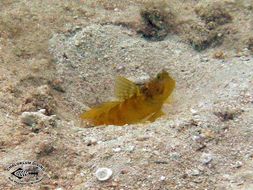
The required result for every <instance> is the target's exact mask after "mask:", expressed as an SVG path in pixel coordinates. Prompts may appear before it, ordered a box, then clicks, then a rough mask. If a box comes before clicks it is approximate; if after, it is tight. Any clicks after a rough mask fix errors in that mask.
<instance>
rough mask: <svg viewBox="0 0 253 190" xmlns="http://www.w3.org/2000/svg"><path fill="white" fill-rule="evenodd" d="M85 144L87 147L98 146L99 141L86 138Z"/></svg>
mask: <svg viewBox="0 0 253 190" xmlns="http://www.w3.org/2000/svg"><path fill="white" fill-rule="evenodd" d="M84 142H85V144H86V145H87V146H91V145H95V144H97V139H95V138H93V137H90V138H85V139H84Z"/></svg>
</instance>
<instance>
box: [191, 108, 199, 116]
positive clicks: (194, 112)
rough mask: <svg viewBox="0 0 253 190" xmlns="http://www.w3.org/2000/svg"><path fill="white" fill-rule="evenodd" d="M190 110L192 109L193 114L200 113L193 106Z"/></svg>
mask: <svg viewBox="0 0 253 190" xmlns="http://www.w3.org/2000/svg"><path fill="white" fill-rule="evenodd" d="M190 111H191V113H192V115H196V114H197V113H198V111H197V110H195V109H193V108H191V109H190Z"/></svg>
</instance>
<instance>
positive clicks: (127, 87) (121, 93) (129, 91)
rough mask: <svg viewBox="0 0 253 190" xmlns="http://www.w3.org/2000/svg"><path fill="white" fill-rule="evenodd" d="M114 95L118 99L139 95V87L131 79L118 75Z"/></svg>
mask: <svg viewBox="0 0 253 190" xmlns="http://www.w3.org/2000/svg"><path fill="white" fill-rule="evenodd" d="M114 91H115V92H114V93H115V96H116V97H117V98H118V99H120V100H125V99H128V98H131V97H132V96H133V95H137V96H138V95H140V88H139V87H138V86H137V85H136V84H134V83H133V82H132V81H130V80H128V79H126V78H124V77H121V76H118V77H117V78H116V80H115V89H114Z"/></svg>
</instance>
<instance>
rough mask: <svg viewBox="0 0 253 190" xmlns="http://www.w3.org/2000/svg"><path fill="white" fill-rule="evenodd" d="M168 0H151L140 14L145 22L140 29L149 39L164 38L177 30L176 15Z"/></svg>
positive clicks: (157, 39)
mask: <svg viewBox="0 0 253 190" xmlns="http://www.w3.org/2000/svg"><path fill="white" fill-rule="evenodd" d="M171 6H172V5H171V4H169V5H168V4H167V3H166V1H164V0H160V1H158V2H157V1H149V2H147V3H146V4H145V5H144V8H143V9H142V10H141V12H140V14H141V17H142V19H143V22H144V26H143V28H142V29H140V31H139V32H140V33H141V34H142V35H143V37H144V38H145V39H148V40H155V41H159V40H163V39H164V38H165V37H166V36H167V35H168V33H170V32H172V31H173V30H175V29H174V28H175V26H176V15H175V13H174V11H173V8H172V7H171Z"/></svg>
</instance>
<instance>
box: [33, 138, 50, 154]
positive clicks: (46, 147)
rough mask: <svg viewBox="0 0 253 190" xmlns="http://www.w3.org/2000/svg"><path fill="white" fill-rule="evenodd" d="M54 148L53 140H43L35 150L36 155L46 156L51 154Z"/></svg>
mask: <svg viewBox="0 0 253 190" xmlns="http://www.w3.org/2000/svg"><path fill="white" fill-rule="evenodd" d="M54 150H55V148H54V147H53V142H52V141H44V142H42V143H41V144H40V145H39V147H38V149H37V150H35V152H36V153H37V155H38V156H47V155H49V154H51V153H52V152H53V151H54Z"/></svg>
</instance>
